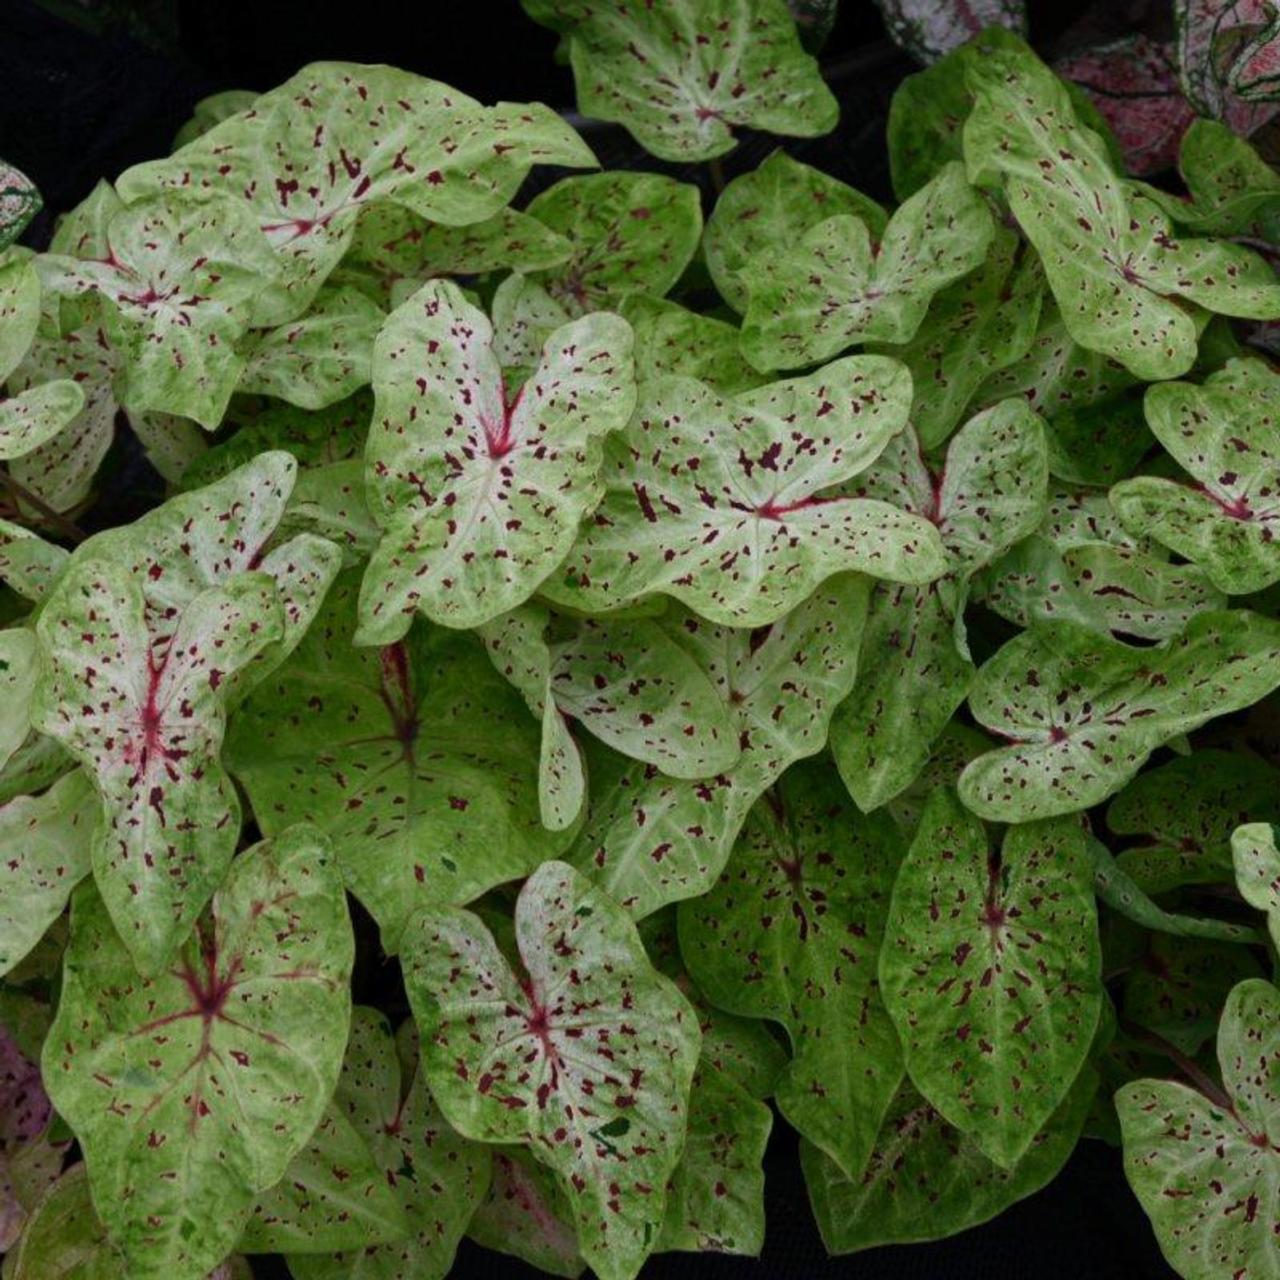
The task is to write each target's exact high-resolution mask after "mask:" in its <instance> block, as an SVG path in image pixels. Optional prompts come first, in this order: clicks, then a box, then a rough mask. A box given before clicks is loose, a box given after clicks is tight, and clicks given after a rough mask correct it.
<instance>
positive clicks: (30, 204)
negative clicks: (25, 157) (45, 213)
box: [0, 160, 44, 251]
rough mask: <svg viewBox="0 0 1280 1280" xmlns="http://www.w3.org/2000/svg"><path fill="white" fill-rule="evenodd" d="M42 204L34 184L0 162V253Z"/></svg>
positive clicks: (11, 242) (20, 232)
mask: <svg viewBox="0 0 1280 1280" xmlns="http://www.w3.org/2000/svg"><path fill="white" fill-rule="evenodd" d="M43 204H44V201H42V200H41V199H40V192H39V191H38V190H37V189H36V184H35V183H34V182H32V181H31V179H30V178H28V177H27V175H26V174H25V173H22V172H20V171H19V170H17V169H15V168H14V167H13V166H12V165H9V164H5V163H4V161H3V160H0V251H2V250H4V249H7V248H8V247H9V246H10V245H11V244H13V242H14V241H15V240H17V238H18V237H19V236H20V235H21V234H22V233H23V232H24V231H25V230H26V229H27V224H28V223H29V222H30V221H31V219H32V218H34V217H35V216H36V214H37V213H39V212H40V210H41V208H42V207H43Z"/></svg>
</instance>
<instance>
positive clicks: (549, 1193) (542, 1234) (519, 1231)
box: [467, 1147, 587, 1280]
mask: <svg viewBox="0 0 1280 1280" xmlns="http://www.w3.org/2000/svg"><path fill="white" fill-rule="evenodd" d="M572 1219H573V1211H572V1209H571V1208H570V1205H569V1197H568V1195H567V1194H566V1193H565V1192H564V1190H563V1189H562V1188H561V1186H560V1183H559V1182H558V1181H557V1180H556V1175H555V1174H554V1173H552V1172H551V1170H550V1169H546V1168H544V1167H543V1166H542V1165H540V1164H539V1163H538V1162H537V1161H536V1160H534V1159H533V1158H532V1157H531V1156H530V1155H528V1154H527V1153H526V1151H525V1149H524V1148H523V1147H495V1148H494V1151H493V1180H492V1182H491V1183H490V1184H489V1194H488V1195H487V1196H486V1197H485V1199H484V1200H483V1201H482V1202H481V1204H480V1206H479V1208H478V1209H476V1212H475V1216H474V1217H473V1218H472V1219H471V1222H470V1224H469V1225H468V1227H467V1235H468V1236H470V1238H471V1239H472V1240H474V1241H475V1242H476V1243H477V1244H480V1245H484V1247H485V1248H486V1249H496V1250H497V1251H498V1252H499V1253H506V1254H510V1255H512V1256H513V1257H516V1258H520V1259H522V1260H523V1261H524V1262H527V1263H528V1264H529V1265H530V1266H531V1267H537V1268H538V1270H539V1271H546V1272H548V1273H549V1274H550V1275H553V1276H564V1277H565V1280H577V1277H578V1276H580V1275H581V1274H582V1272H583V1271H584V1270H585V1269H586V1265H587V1264H586V1263H585V1262H583V1260H582V1255H581V1254H580V1253H579V1252H578V1237H577V1236H576V1235H575V1234H574V1230H573V1221H572Z"/></svg>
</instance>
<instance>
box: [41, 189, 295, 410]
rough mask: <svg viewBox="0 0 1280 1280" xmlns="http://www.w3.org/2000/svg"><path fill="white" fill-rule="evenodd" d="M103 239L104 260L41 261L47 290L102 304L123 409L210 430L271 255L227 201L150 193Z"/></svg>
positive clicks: (234, 376)
mask: <svg viewBox="0 0 1280 1280" xmlns="http://www.w3.org/2000/svg"><path fill="white" fill-rule="evenodd" d="M103 235H104V238H105V239H104V245H105V247H104V249H103V256H102V257H99V258H72V257H69V256H58V255H46V256H45V257H44V258H42V259H41V260H40V266H41V273H42V276H43V279H44V282H45V287H46V288H47V289H50V290H51V291H53V292H55V293H59V294H65V295H68V296H70V297H73V298H74V297H77V296H82V295H90V294H93V295H97V296H98V297H100V298H102V299H103V301H104V302H105V303H106V304H107V305H106V307H105V310H104V320H105V324H106V329H107V336H108V338H109V339H110V340H111V342H112V344H113V345H115V346H116V347H117V348H118V349H119V350H120V351H121V353H122V355H123V362H122V369H121V373H120V379H119V383H118V392H119V398H120V401H121V403H122V404H123V405H124V406H125V407H126V408H127V409H129V410H130V411H131V412H135V413H141V412H144V411H146V410H155V411H157V412H160V413H176V414H179V415H181V416H182V417H187V418H194V419H195V420H196V421H197V422H198V423H200V425H201V426H203V427H204V428H205V429H206V430H209V431H212V430H213V429H214V428H215V427H217V425H218V424H219V422H221V420H222V415H223V414H224V413H225V412H226V408H227V403H228V401H229V400H230V398H231V392H232V390H233V389H234V388H235V385H236V383H237V381H238V380H239V378H240V376H241V373H242V371H243V369H244V359H243V357H242V356H241V355H240V354H239V352H238V351H237V343H238V342H239V341H240V339H241V338H242V337H243V336H244V334H245V333H246V331H247V330H248V328H249V325H250V322H251V319H252V318H253V315H254V311H255V307H256V306H257V301H258V299H259V298H260V297H261V296H262V294H263V292H264V291H265V290H267V289H268V288H269V286H270V285H271V283H272V281H273V280H274V278H275V275H276V263H275V259H274V258H273V256H272V254H271V251H270V249H269V248H268V246H267V244H266V242H265V241H264V240H263V238H262V236H261V234H260V233H259V232H258V229H257V228H256V227H255V226H254V224H253V219H252V218H251V217H250V215H249V213H248V212H247V211H246V210H245V209H244V208H243V206H242V205H240V204H239V203H238V202H236V201H235V200H233V199H232V198H231V197H229V196H220V197H217V198H214V197H213V196H210V197H209V198H208V199H205V200H199V201H198V200H194V199H192V198H190V197H183V196H179V195H176V194H171V193H163V194H156V195H152V196H148V197H147V198H145V199H142V200H139V201H138V202H137V203H136V204H132V205H129V206H128V207H126V208H122V209H120V210H119V211H118V212H116V213H115V215H114V216H113V217H111V219H110V220H109V222H108V223H107V224H106V227H105V228H104V230H103Z"/></svg>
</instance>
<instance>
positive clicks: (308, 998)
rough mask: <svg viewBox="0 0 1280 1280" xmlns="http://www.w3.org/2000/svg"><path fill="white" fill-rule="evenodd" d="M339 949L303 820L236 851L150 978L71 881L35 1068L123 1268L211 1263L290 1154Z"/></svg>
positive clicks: (326, 857)
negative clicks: (215, 889)
mask: <svg viewBox="0 0 1280 1280" xmlns="http://www.w3.org/2000/svg"><path fill="white" fill-rule="evenodd" d="M353 951H354V943H353V940H352V933H351V924H350V921H349V919H348V917H347V905H346V900H345V898H344V897H343V894H342V885H341V880H340V878H339V876H338V873H337V869H336V867H335V866H334V864H333V861H332V857H331V855H330V853H329V850H328V847H327V843H326V842H325V840H324V839H323V837H321V836H320V835H319V834H318V833H317V832H316V831H315V830H314V829H313V828H306V827H297V828H294V829H293V830H292V831H290V832H288V833H286V834H285V835H283V836H281V837H280V838H279V839H278V840H275V841H265V842H263V843H261V844H258V845H256V846H254V848H253V849H252V850H250V851H249V852H247V853H245V854H243V855H242V856H241V857H240V858H238V859H237V860H236V862H235V864H234V865H233V867H232V869H231V871H230V873H229V874H228V876H227V878H226V881H225V883H224V884H223V885H222V888H221V890H220V891H219V893H218V895H217V897H216V898H215V899H214V902H213V905H212V907H211V909H210V911H209V912H208V914H206V915H205V916H203V917H202V919H201V923H200V926H199V929H198V931H197V933H196V934H195V936H193V937H191V938H190V939H189V940H188V941H187V942H186V943H185V944H184V946H183V947H182V948H181V950H180V952H179V953H178V955H177V956H176V958H175V963H174V965H173V967H172V968H169V969H166V970H164V971H162V972H160V973H159V974H157V976H156V977H154V978H150V979H148V978H143V977H140V976H139V975H138V974H137V972H136V971H135V969H134V967H133V964H132V961H131V959H130V956H129V952H128V951H127V950H126V949H125V947H124V946H123V945H122V943H121V942H120V940H119V938H118V937H117V936H116V933H115V930H114V928H113V927H112V923H111V920H110V917H109V916H108V914H107V912H106V910H105V909H104V907H103V904H102V901H101V899H100V898H99V897H98V895H97V894H96V892H95V891H94V889H93V888H92V886H90V885H87V884H86V885H84V886H82V887H81V888H80V889H79V890H78V891H77V892H76V895H75V898H74V901H73V904H72V921H71V943H70V946H69V948H68V950H67V957H66V963H65V966H64V969H63V985H62V996H61V999H60V1002H59V1005H58V1016H57V1019H56V1020H55V1022H54V1025H53V1027H52V1029H51V1030H50V1033H49V1039H48V1040H47V1041H46V1044H45V1055H44V1076H45V1079H46V1081H47V1082H48V1085H49V1089H50V1096H51V1097H52V1099H53V1103H54V1106H55V1107H56V1108H57V1109H58V1112H59V1114H60V1115H62V1116H64V1117H65V1118H66V1120H67V1122H68V1123H69V1124H70V1125H71V1128H72V1129H73V1130H74V1131H75V1134H76V1137H77V1138H78V1139H79V1141H80V1144H81V1146H82V1148H83V1150H84V1152H85V1158H86V1160H87V1162H88V1166H89V1177H90V1182H91V1185H92V1189H93V1199H94V1204H95V1206H96V1207H97V1209H98V1211H99V1213H100V1214H101V1216H102V1218H103V1222H104V1225H105V1226H106V1228H107V1231H108V1233H109V1234H110V1236H111V1239H112V1241H113V1243H114V1244H115V1245H116V1246H117V1247H118V1248H119V1249H120V1251H121V1253H122V1255H123V1258H124V1261H125V1263H126V1265H127V1267H128V1271H129V1274H130V1276H137V1277H138V1278H139V1280H147V1278H148V1277H152V1276H167V1277H173V1276H198V1275H200V1274H202V1273H203V1272H204V1271H206V1270H208V1269H209V1268H210V1267H213V1266H216V1265H217V1264H218V1262H219V1261H221V1259H222V1258H224V1257H225V1256H226V1254H227V1253H228V1252H229V1251H230V1250H231V1248H232V1247H233V1246H234V1245H235V1243H236V1240H237V1238H238V1237H239V1235H240V1232H241V1230H242V1228H243V1227H244V1225H245V1223H246V1221H247V1220H248V1217H249V1214H250V1212H251V1210H252V1208H253V1204H254V1201H255V1200H256V1199H257V1197H258V1196H259V1195H260V1194H261V1193H262V1192H263V1191H265V1190H266V1189H267V1188H268V1187H271V1186H273V1185H274V1184H275V1183H276V1182H278V1181H279V1180H280V1178H281V1177H282V1176H283V1174H284V1172H285V1170H286V1168H287V1167H288V1165H289V1162H290V1161H291V1160H292V1159H293V1157H294V1156H295V1155H296V1154H297V1153H298V1152H299V1151H300V1150H302V1148H303V1147H304V1145H305V1144H306V1142H307V1139H308V1138H309V1136H310V1135H311V1133H312V1131H313V1130H314V1129H315V1127H316V1125H317V1123H318V1122H319V1121H320V1118H321V1116H322V1115H323V1113H324V1109H325V1107H326V1105H327V1104H328V1101H329V1098H330V1096H331V1095H332V1093H333V1089H334V1086H335V1085H336V1084H337V1081H338V1072H339V1070H340V1068H341V1065H342V1053H343V1049H344V1047H345V1044H346V1037H347V1027H348V1023H349V1019H350V1012H351V994H350V991H349V983H350V978H351V965H352V958H353Z"/></svg>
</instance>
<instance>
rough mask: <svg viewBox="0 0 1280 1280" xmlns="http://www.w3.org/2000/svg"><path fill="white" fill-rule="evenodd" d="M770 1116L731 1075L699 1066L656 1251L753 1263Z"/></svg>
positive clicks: (759, 1244)
mask: <svg viewBox="0 0 1280 1280" xmlns="http://www.w3.org/2000/svg"><path fill="white" fill-rule="evenodd" d="M772 1127H773V1112H772V1111H770V1110H769V1108H768V1107H767V1106H766V1105H765V1104H764V1103H763V1102H760V1101H758V1100H757V1099H755V1098H753V1097H752V1096H751V1095H750V1094H749V1093H748V1092H747V1091H746V1090H745V1089H744V1088H742V1086H741V1085H739V1084H737V1083H736V1082H735V1081H734V1079H733V1078H732V1076H729V1075H727V1074H725V1072H723V1071H719V1070H717V1069H716V1068H715V1067H713V1066H710V1065H708V1064H706V1063H703V1064H702V1065H700V1066H699V1067H698V1070H697V1071H696V1072H695V1073H694V1077H693V1091H692V1093H691V1094H690V1097H689V1131H688V1136H687V1137H686V1139H685V1146H684V1154H683V1155H682V1156H681V1158H680V1163H679V1164H678V1165H677V1166H676V1171H675V1173H674V1175H673V1176H672V1179H671V1183H670V1185H669V1186H668V1188H667V1212H666V1218H665V1219H664V1221H663V1224H662V1229H661V1231H660V1232H659V1233H658V1245H657V1247H658V1250H659V1252H662V1251H665V1250H668V1249H676V1250H688V1251H691V1252H698V1253H728V1254H738V1255H742V1256H745V1257H748V1258H755V1257H759V1255H760V1250H761V1249H762V1248H763V1247H764V1168H763V1161H764V1152H765V1144H766V1143H767V1142H768V1140H769V1130H770V1129H771V1128H772Z"/></svg>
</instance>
